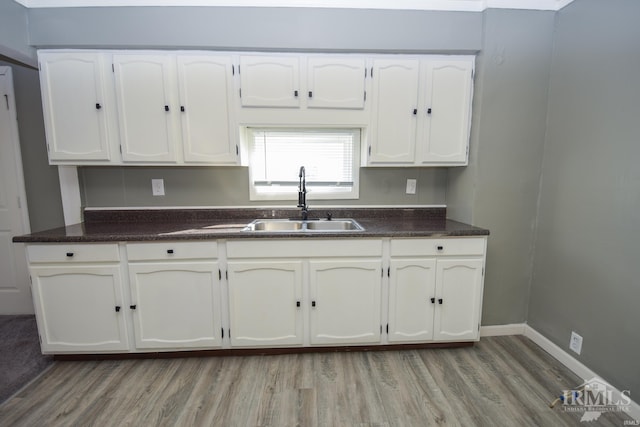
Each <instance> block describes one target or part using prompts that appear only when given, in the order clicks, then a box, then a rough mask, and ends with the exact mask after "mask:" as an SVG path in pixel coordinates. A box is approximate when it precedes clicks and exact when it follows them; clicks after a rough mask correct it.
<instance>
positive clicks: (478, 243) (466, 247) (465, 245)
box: [391, 237, 486, 256]
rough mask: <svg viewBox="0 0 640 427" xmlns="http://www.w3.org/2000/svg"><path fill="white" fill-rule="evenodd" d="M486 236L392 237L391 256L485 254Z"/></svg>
mask: <svg viewBox="0 0 640 427" xmlns="http://www.w3.org/2000/svg"><path fill="white" fill-rule="evenodd" d="M485 246H486V239H485V238H484V237H475V238H473V237H461V238H455V237H451V238H447V239H392V240H391V256H425V255H427V256H431V255H484V253H485Z"/></svg>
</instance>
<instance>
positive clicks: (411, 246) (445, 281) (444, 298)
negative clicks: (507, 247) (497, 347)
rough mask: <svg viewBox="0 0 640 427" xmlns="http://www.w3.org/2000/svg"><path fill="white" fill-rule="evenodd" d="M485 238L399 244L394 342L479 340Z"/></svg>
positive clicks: (392, 297)
mask: <svg viewBox="0 0 640 427" xmlns="http://www.w3.org/2000/svg"><path fill="white" fill-rule="evenodd" d="M485 246H486V239H485V238H483V237H482V238H459V239H455V238H451V239H394V240H392V241H391V263H390V267H391V268H390V274H389V342H418V341H423V340H436V341H465V340H477V339H478V338H479V328H480V315H481V306H482V289H483V269H484V254H485Z"/></svg>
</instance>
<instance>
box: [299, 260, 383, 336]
mask: <svg viewBox="0 0 640 427" xmlns="http://www.w3.org/2000/svg"><path fill="white" fill-rule="evenodd" d="M309 271H310V281H309V285H310V292H309V294H310V295H309V298H310V300H311V316H310V319H309V325H310V343H311V345H336V344H378V343H380V333H381V330H380V329H381V328H380V325H381V320H380V316H381V302H380V295H381V287H382V277H381V274H380V273H381V271H382V262H381V260H380V259H375V260H358V259H340V260H323V261H316V260H311V261H310V262H309Z"/></svg>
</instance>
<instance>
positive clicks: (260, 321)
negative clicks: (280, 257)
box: [228, 261, 303, 346]
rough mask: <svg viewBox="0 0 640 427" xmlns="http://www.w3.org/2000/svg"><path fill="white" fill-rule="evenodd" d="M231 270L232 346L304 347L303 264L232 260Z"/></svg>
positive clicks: (230, 309)
mask: <svg viewBox="0 0 640 427" xmlns="http://www.w3.org/2000/svg"><path fill="white" fill-rule="evenodd" d="M228 271H229V316H230V327H231V331H230V336H231V345H232V346H279V345H302V343H303V326H302V325H303V320H302V307H301V305H302V304H301V302H302V301H301V300H302V262H300V261H291V262H288V261H282V262H281V261H263V262H262V261H255V262H253V261H252V262H240V261H237V262H236V261H233V262H229V264H228ZM298 302H300V305H299V304H298Z"/></svg>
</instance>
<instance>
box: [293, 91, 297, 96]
mask: <svg viewBox="0 0 640 427" xmlns="http://www.w3.org/2000/svg"><path fill="white" fill-rule="evenodd" d="M293 96H295V97H296V98H297V97H298V91H297V90H294V91H293Z"/></svg>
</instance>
